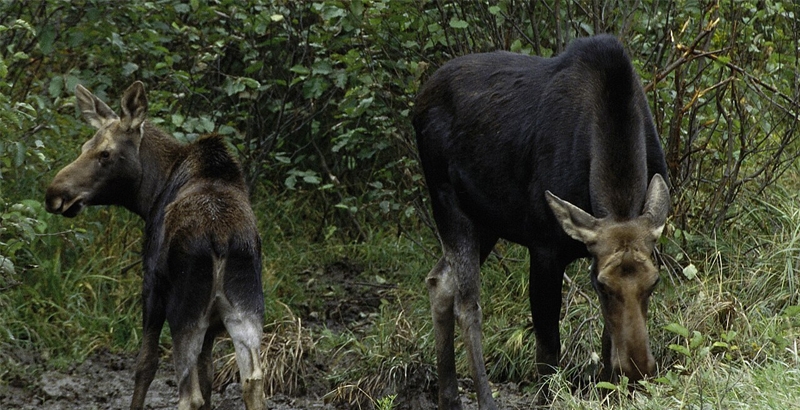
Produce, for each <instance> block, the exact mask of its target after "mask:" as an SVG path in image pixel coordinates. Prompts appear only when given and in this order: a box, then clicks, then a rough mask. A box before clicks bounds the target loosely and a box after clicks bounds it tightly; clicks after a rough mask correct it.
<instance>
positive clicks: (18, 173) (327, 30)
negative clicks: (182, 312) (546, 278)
mask: <svg viewBox="0 0 800 410" xmlns="http://www.w3.org/2000/svg"><path fill="white" fill-rule="evenodd" d="M798 13H800V9H798V6H797V4H795V3H792V2H781V1H774V0H761V1H755V0H752V1H751V0H745V1H729V2H721V3H720V2H708V1H691V0H669V1H652V0H643V1H623V2H612V1H591V2H590V1H583V0H576V1H568V2H562V1H551V0H544V1H539V2H530V4H526V3H525V2H517V1H512V0H500V1H491V2H483V1H480V2H479V1H475V2H466V1H464V2H438V1H417V2H399V1H389V0H352V1H334V0H320V1H314V2H312V1H308V2H294V1H283V0H251V1H247V2H244V1H234V0H217V1H198V0H192V1H189V2H180V1H177V0H158V1H149V2H145V1H133V2H125V3H117V2H115V3H114V4H113V7H112V6H110V3H107V2H104V1H101V0H94V1H89V0H87V1H72V2H63V1H57V0H48V1H27V2H19V1H6V0H2V2H0V382H2V383H7V382H10V381H13V380H16V379H24V378H25V377H27V374H28V373H29V372H32V371H36V370H32V369H31V368H30V367H28V365H27V364H24V363H20V362H18V361H17V360H16V359H15V357H16V352H18V351H21V350H26V351H33V352H36V353H35V354H36V355H37V356H39V357H42V358H43V359H45V360H46V361H48V363H49V364H51V365H54V366H66V365H68V364H70V363H73V362H75V361H80V360H83V359H84V358H85V357H86V356H87V355H88V354H90V353H91V352H92V351H94V350H96V349H111V350H113V351H119V352H133V351H135V350H136V349H137V347H138V346H139V342H140V340H139V338H140V332H141V330H140V324H139V322H140V305H139V303H140V301H139V292H140V286H141V265H140V263H139V250H140V248H141V231H142V228H143V227H142V224H141V222H140V221H139V220H138V219H137V218H136V217H134V216H133V215H130V214H129V213H127V212H126V211H125V210H122V209H116V208H99V209H91V210H89V211H88V212H85V213H84V214H82V215H80V216H79V217H78V218H76V219H66V218H61V217H55V216H52V215H49V214H47V213H46V212H45V211H44V209H43V205H42V199H43V196H44V189H45V187H46V186H47V184H48V182H49V181H50V179H51V178H52V177H53V176H54V174H55V172H56V171H57V170H58V169H59V168H60V167H62V166H63V165H65V164H66V163H68V162H69V161H71V160H72V159H73V158H74V157H75V156H76V155H77V153H78V151H79V146H80V144H81V143H82V142H83V141H84V140H85V139H86V138H88V137H89V136H90V135H91V132H92V131H91V130H90V128H89V127H88V126H87V125H85V124H84V123H83V120H82V119H81V118H80V117H79V115H78V113H77V110H76V108H75V99H74V96H73V90H74V87H75V85H76V84H78V83H80V84H84V85H85V86H87V87H88V88H89V89H91V90H92V91H93V92H95V93H96V94H97V95H98V96H101V97H102V98H104V99H106V100H107V101H109V102H111V104H110V105H111V106H112V107H116V103H115V102H116V101H117V100H116V99H117V98H118V97H119V94H120V93H121V91H122V90H124V89H125V87H127V86H128V85H129V84H130V83H131V82H133V81H134V80H137V79H138V80H142V81H143V82H145V84H146V85H147V87H148V98H149V100H150V102H151V106H150V113H149V116H150V118H154V119H157V121H158V124H159V125H160V126H161V127H163V128H165V129H167V130H169V131H170V132H173V133H174V134H175V135H176V137H177V138H179V139H181V140H183V141H192V140H194V139H195V138H197V136H198V135H200V134H203V133H207V132H212V131H213V132H218V133H220V134H223V135H225V136H226V138H227V139H228V141H230V143H231V147H232V148H233V149H235V150H236V151H237V153H238V154H239V156H240V158H241V159H242V162H243V164H244V166H245V169H246V172H247V179H248V181H249V184H250V186H251V188H252V199H253V203H254V207H255V209H256V212H257V215H258V216H259V219H260V223H261V233H262V236H263V238H264V261H265V263H264V275H265V276H264V278H265V291H266V295H267V300H266V301H265V303H266V306H267V320H266V323H267V324H268V325H267V326H266V327H265V331H266V332H267V336H272V337H273V338H272V339H269V340H266V339H267V338H265V346H268V347H267V348H265V354H268V355H270V356H269V357H270V358H272V360H279V362H280V363H281V364H282V365H281V366H279V367H276V369H278V370H275V372H274V375H271V376H270V377H273V378H274V379H275V380H277V382H276V383H275V384H274V385H272V386H270V389H271V390H270V391H273V392H276V391H284V392H287V393H291V394H294V393H298V394H299V393H302V392H303V391H304V389H310V388H311V386H305V385H303V384H302V383H303V382H302V381H301V380H302V377H299V375H306V374H309V373H311V372H313V371H315V370H314V368H315V366H314V365H313V364H312V362H313V363H316V362H315V361H319V360H320V359H319V358H323V357H324V358H326V359H325V360H326V362H325V363H324V366H323V367H324V369H323V370H322V371H323V372H324V374H323V375H322V376H320V377H321V378H322V380H324V384H325V386H324V388H325V389H326V391H329V392H330V393H329V394H328V396H327V397H328V398H329V399H331V400H342V401H347V402H352V403H355V402H359V403H364V404H367V405H372V406H374V407H376V408H398V407H400V408H402V405H403V401H404V397H403V391H404V390H403V389H404V388H406V387H407V385H409V384H414V385H416V386H417V389H427V390H426V391H433V390H431V387H430V386H431V383H433V382H434V381H435V376H434V373H435V372H434V371H433V365H434V360H435V359H434V352H433V340H432V334H431V323H430V317H429V312H428V304H427V294H426V290H425V286H424V281H423V280H424V277H425V275H426V274H427V272H428V271H429V269H430V268H431V267H432V266H433V264H434V263H435V261H436V258H438V255H439V249H438V244H437V240H436V235H435V232H434V230H433V229H432V228H433V224H432V220H431V217H430V214H429V212H428V210H427V203H426V199H425V198H426V197H425V196H426V193H425V190H424V181H423V179H422V177H421V173H420V169H419V166H418V164H417V161H416V148H415V146H414V135H413V130H412V129H411V125H410V117H411V114H410V113H411V110H412V108H413V98H414V95H415V93H416V90H417V88H418V87H419V85H420V83H421V82H423V81H425V79H426V78H427V77H428V76H429V75H430V74H431V73H432V72H433V70H434V69H435V68H436V67H438V66H439V65H440V64H442V63H443V62H444V61H446V60H447V59H449V58H451V57H453V56H457V55H462V54H465V53H468V52H478V51H487V50H495V49H507V50H512V51H516V52H522V53H531V54H537V55H543V56H549V55H552V54H555V53H558V52H559V51H560V50H562V49H563V47H564V46H565V44H567V43H568V42H569V40H570V39H571V38H574V37H576V36H584V35H590V34H593V33H599V32H612V33H616V34H618V35H619V36H620V37H621V38H622V39H623V41H624V42H625V43H626V45H627V47H628V48H629V51H630V54H631V56H632V58H633V59H634V63H635V65H636V67H637V69H638V71H639V73H640V74H641V76H642V78H643V82H644V85H645V89H646V91H647V95H648V99H649V101H650V103H651V107H652V109H653V113H654V117H655V119H656V123H657V127H658V129H659V132H660V134H661V136H662V139H663V142H664V147H665V151H666V154H667V158H668V163H669V168H670V179H671V183H672V185H673V213H672V216H671V219H670V221H669V223H668V228H667V230H666V231H665V237H664V239H663V241H662V244H661V246H660V252H659V255H658V257H659V260H660V261H661V262H662V266H663V268H662V279H663V280H662V285H661V286H660V287H659V288H658V290H657V291H656V294H655V296H654V297H653V299H652V302H651V307H650V311H651V323H650V333H651V344H652V347H653V349H654V354H655V356H656V358H657V360H658V366H659V377H658V378H655V379H651V380H648V381H647V382H644V383H643V385H642V386H641V387H642V389H640V390H641V391H639V392H637V393H635V394H633V395H628V394H625V393H622V392H624V391H626V389H625V388H624V387H625V386H624V385H625V381H624V380H623V381H622V382H621V383H620V384H619V385H612V384H608V383H602V384H599V385H598V384H597V382H596V380H594V379H593V376H595V375H596V371H597V364H598V357H597V355H598V354H599V350H600V334H601V331H602V324H601V317H600V313H599V311H598V307H597V299H596V296H595V295H594V294H593V292H592V290H591V286H590V285H589V283H588V275H587V274H586V271H587V264H586V263H585V262H582V263H576V264H574V265H573V266H572V267H571V268H570V270H569V271H568V272H567V275H568V277H569V278H570V279H569V280H568V281H567V282H565V285H564V289H563V292H564V313H563V314H564V317H563V321H562V338H563V347H564V348H563V352H564V354H563V357H562V365H563V366H562V369H561V370H560V371H559V373H557V374H556V375H555V376H554V377H552V378H551V379H550V380H548V381H547V383H548V384H549V388H550V391H551V392H553V394H554V396H555V398H556V399H555V404H554V407H555V408H600V407H602V406H608V407H619V408H629V407H636V408H659V409H660V408H789V407H795V406H796V403H798V402H800V370H798V369H800V358H799V356H798V354H799V353H798V342H800V293H799V292H798V287H800V283H799V282H800V276H798V272H797V267H795V266H794V265H797V264H798V255H799V254H800V211H798V209H800V207H798V206H797V201H798V196H797V194H796V192H797V191H798V188H800V169H798V158H797V156H798V155H800V141H798V135H800V133H799V132H798V129H797V128H798V124H800V70H799V69H798V66H799V65H800V55H799V54H800V26H798V21H800V20H798ZM154 121H155V120H154ZM526 258H527V254H526V252H525V250H524V249H522V248H520V247H519V246H516V245H511V244H508V243H501V244H500V245H499V246H498V249H497V253H496V254H495V255H494V256H492V257H490V258H489V261H488V262H487V263H486V266H485V267H484V270H483V288H482V295H483V301H482V306H483V309H484V330H485V332H484V333H485V340H484V346H485V355H486V360H487V370H488V371H489V372H490V377H491V380H492V382H493V383H498V384H500V383H507V382H513V383H514V384H515V386H518V387H519V388H520V389H521V390H522V391H524V392H527V393H530V400H531V401H533V400H534V397H533V395H534V394H535V392H536V391H537V389H539V388H541V386H542V383H540V382H539V381H538V379H537V377H536V374H535V370H534V366H533V352H534V349H535V343H534V341H533V336H532V332H531V329H530V319H529V317H530V312H529V307H528V301H527V286H528V284H527V276H528V275H527V262H526ZM165 333H166V332H165ZM162 342H163V344H164V345H165V346H167V347H169V345H170V340H169V337H168V334H165V335H164V336H163V339H162ZM269 343H271V344H269ZM457 343H460V341H458V340H457ZM223 345H224V343H223ZM222 349H224V346H223V348H222ZM457 351H459V352H461V353H463V349H460V347H459V346H457ZM278 357H280V359H276V358H278ZM220 360H221V362H225V360H226V358H221V359H220ZM273 363H274V362H273ZM459 366H460V368H459V369H460V372H462V374H463V375H464V376H465V377H466V375H467V373H468V372H467V364H466V359H465V358H464V357H463V356H459ZM223 367H224V366H223ZM234 373H235V372H230V371H228V372H227V373H226V372H222V377H223V378H225V377H231V378H232V377H235V375H234ZM420 386H422V387H420ZM281 389H283V390H281ZM503 394H504V392H503V391H500V392H499V395H500V396H501V397H502V396H503Z"/></svg>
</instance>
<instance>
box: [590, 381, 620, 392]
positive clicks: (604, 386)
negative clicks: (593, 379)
mask: <svg viewBox="0 0 800 410" xmlns="http://www.w3.org/2000/svg"><path fill="white" fill-rule="evenodd" d="M595 387H596V388H598V389H606V390H613V391H616V390H618V387H617V385H616V384H613V383H609V382H599V383H597V384H596V385H595Z"/></svg>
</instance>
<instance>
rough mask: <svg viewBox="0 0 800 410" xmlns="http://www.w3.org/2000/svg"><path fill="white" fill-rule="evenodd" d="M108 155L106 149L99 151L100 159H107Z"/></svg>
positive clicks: (109, 155)
mask: <svg viewBox="0 0 800 410" xmlns="http://www.w3.org/2000/svg"><path fill="white" fill-rule="evenodd" d="M109 157H111V153H110V152H108V151H103V152H101V153H100V158H102V159H108V158H109Z"/></svg>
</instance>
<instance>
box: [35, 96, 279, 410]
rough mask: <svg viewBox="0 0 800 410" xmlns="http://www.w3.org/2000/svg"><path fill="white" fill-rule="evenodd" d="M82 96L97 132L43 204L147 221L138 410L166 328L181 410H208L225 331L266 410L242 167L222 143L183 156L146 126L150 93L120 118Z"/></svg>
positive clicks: (250, 390)
mask: <svg viewBox="0 0 800 410" xmlns="http://www.w3.org/2000/svg"><path fill="white" fill-rule="evenodd" d="M75 94H76V97H77V102H78V106H79V107H80V109H81V111H82V112H83V116H84V118H86V120H88V121H89V123H90V124H92V125H93V126H94V127H95V128H97V132H96V133H95V135H94V137H92V138H91V139H90V140H89V141H87V142H86V143H85V144H83V147H82V149H81V154H80V156H79V157H78V158H77V159H76V160H75V161H73V162H72V163H71V164H69V165H67V166H66V167H64V169H62V170H61V171H59V172H58V174H57V175H56V177H55V178H54V179H53V182H52V183H51V184H50V186H49V187H48V188H47V194H46V200H45V202H46V207H47V210H48V211H49V212H52V213H56V214H62V215H64V216H67V217H74V216H75V215H77V214H78V213H79V212H80V211H81V209H83V207H85V206H89V205H122V206H124V207H125V208H127V209H129V210H130V211H132V212H134V213H136V214H138V215H139V216H141V217H142V218H143V219H144V220H145V238H144V247H143V252H142V254H143V259H144V280H143V282H144V283H143V290H142V305H143V306H142V310H143V312H142V314H143V327H144V328H143V332H142V347H141V349H140V351H139V357H138V359H137V363H136V370H135V383H134V393H133V400H132V401H131V409H142V408H143V407H144V401H145V395H146V393H147V390H148V387H149V386H150V383H151V382H152V381H153V377H154V376H155V372H156V370H157V368H158V356H159V349H158V339H159V335H160V334H161V328H162V327H163V325H164V321H165V320H166V321H167V322H168V323H169V326H170V330H171V332H172V339H173V359H174V362H175V371H176V373H177V376H178V377H177V378H178V389H179V394H180V400H179V402H178V408H179V409H181V410H184V409H197V408H204V409H210V408H211V401H210V398H211V382H212V380H213V370H214V366H213V360H212V357H211V353H212V348H213V345H214V338H215V336H216V335H217V334H218V333H219V332H220V331H222V330H223V329H224V330H227V331H228V333H229V334H230V336H231V339H232V340H233V345H234V348H235V350H236V362H237V365H238V366H239V374H240V375H241V380H242V384H243V395H244V402H245V405H246V407H247V408H248V409H250V410H253V409H256V410H260V409H263V407H264V385H263V374H262V371H261V365H260V358H259V351H260V345H261V332H262V322H263V317H264V297H263V291H262V287H261V240H260V238H259V236H258V231H257V224H256V218H255V215H254V214H253V211H252V209H251V207H250V201H249V199H248V196H247V187H246V186H245V183H244V179H243V177H242V172H241V169H240V167H239V164H238V163H237V162H236V160H235V159H234V158H233V157H232V156H231V155H230V153H229V152H228V150H227V148H226V147H225V144H224V142H223V141H222V140H221V139H220V138H219V137H215V136H210V137H206V138H201V139H199V140H198V141H196V142H195V143H193V144H189V145H182V144H180V143H178V141H177V140H175V139H174V138H173V137H171V136H169V135H167V134H165V133H164V132H163V131H161V130H159V129H158V128H156V127H154V126H152V125H151V124H150V123H148V122H146V121H145V117H146V115H147V98H146V96H145V91H144V86H143V85H142V83H141V82H138V81H137V82H135V83H133V84H132V85H131V86H130V87H129V88H128V89H127V90H126V91H125V93H124V94H123V96H122V104H121V105H122V115H121V116H118V115H117V114H115V113H114V111H112V110H111V108H109V107H108V106H107V105H106V104H105V103H104V102H103V101H101V100H100V99H99V98H97V97H96V96H95V95H94V94H92V93H91V92H89V90H87V89H85V88H83V87H82V86H80V85H79V86H78V87H77V88H76V90H75Z"/></svg>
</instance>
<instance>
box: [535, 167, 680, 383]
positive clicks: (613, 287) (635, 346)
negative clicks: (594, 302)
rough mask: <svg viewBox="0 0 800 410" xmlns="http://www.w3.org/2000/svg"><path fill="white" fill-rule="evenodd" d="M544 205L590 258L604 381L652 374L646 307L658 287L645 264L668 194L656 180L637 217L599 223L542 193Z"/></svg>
mask: <svg viewBox="0 0 800 410" xmlns="http://www.w3.org/2000/svg"><path fill="white" fill-rule="evenodd" d="M546 197H547V202H548V204H549V205H550V208H551V209H552V210H553V213H554V214H555V216H556V219H558V222H559V223H560V224H561V227H562V228H563V229H564V232H566V233H567V234H568V235H569V236H570V237H572V238H573V239H575V240H578V241H581V242H583V243H584V244H586V247H587V249H588V250H589V253H591V254H592V257H593V258H594V260H593V264H592V284H593V286H594V288H595V291H597V295H598V297H599V299H600V306H601V309H602V312H603V318H604V319H605V327H604V329H603V363H604V369H603V376H604V379H606V380H616V377H617V376H618V375H620V374H621V375H625V376H627V377H628V378H630V379H631V380H633V381H636V380H639V379H641V378H643V377H645V376H647V375H650V374H653V373H654V372H655V360H654V359H653V355H652V353H651V352H650V344H649V341H648V335H647V326H646V321H647V305H648V301H649V298H650V294H651V293H652V292H653V290H654V289H655V286H656V284H658V282H659V276H658V269H656V267H655V266H654V265H653V262H652V260H651V258H650V256H651V254H652V253H653V248H654V247H655V244H656V241H657V240H658V238H659V237H660V236H661V231H662V230H663V229H664V224H665V223H666V218H667V213H668V212H669V190H668V188H667V184H666V183H665V182H664V179H663V178H662V177H661V175H659V174H655V175H654V176H653V179H652V180H651V182H650V186H649V188H648V190H647V197H646V200H645V204H644V210H643V212H642V214H641V216H639V217H637V218H634V219H630V220H615V219H612V218H610V217H607V218H602V219H598V218H595V217H593V216H592V215H589V214H588V213H586V212H584V211H583V210H581V209H580V208H578V207H576V206H575V205H572V204H571V203H569V202H567V201H564V200H562V199H560V198H558V197H557V196H555V195H553V194H552V193H550V191H547V193H546Z"/></svg>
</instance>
